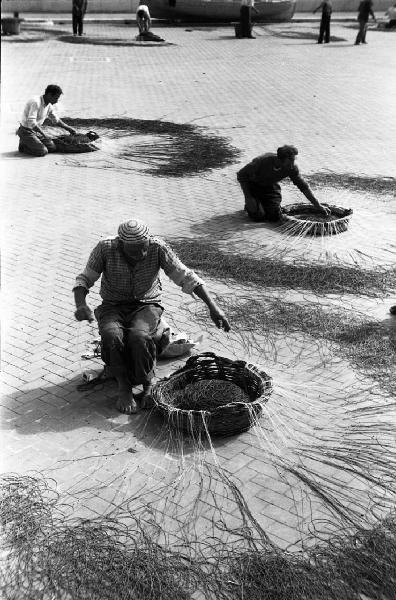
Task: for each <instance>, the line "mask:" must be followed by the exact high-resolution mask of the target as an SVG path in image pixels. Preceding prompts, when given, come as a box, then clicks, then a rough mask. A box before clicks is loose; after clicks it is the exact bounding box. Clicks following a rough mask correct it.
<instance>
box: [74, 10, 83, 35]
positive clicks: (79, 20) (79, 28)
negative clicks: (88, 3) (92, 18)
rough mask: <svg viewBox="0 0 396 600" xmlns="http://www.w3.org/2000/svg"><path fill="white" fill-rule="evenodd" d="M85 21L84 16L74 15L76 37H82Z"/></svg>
mask: <svg viewBox="0 0 396 600" xmlns="http://www.w3.org/2000/svg"><path fill="white" fill-rule="evenodd" d="M83 21H84V15H75V14H73V33H74V35H76V34H77V32H78V35H82V33H83Z"/></svg>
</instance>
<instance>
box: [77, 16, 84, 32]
mask: <svg viewBox="0 0 396 600" xmlns="http://www.w3.org/2000/svg"><path fill="white" fill-rule="evenodd" d="M82 33H83V17H82V15H81V17H79V18H78V35H82Z"/></svg>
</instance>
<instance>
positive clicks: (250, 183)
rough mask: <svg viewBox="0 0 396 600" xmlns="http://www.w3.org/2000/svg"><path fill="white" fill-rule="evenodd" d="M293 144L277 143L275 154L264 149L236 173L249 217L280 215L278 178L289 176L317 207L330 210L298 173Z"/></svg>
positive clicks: (267, 218)
mask: <svg viewBox="0 0 396 600" xmlns="http://www.w3.org/2000/svg"><path fill="white" fill-rule="evenodd" d="M297 154H298V150H297V148H295V147H294V146H281V147H280V148H278V150H277V152H276V154H273V153H271V152H268V153H267V154H262V155H261V156H257V157H256V158H254V159H253V160H252V161H251V162H250V163H248V164H247V165H245V166H244V167H243V168H242V169H241V170H240V171H238V173H237V179H238V181H239V184H240V186H241V188H242V191H243V194H244V196H245V210H246V212H247V214H248V215H249V217H250V218H251V219H252V220H253V221H280V220H281V219H282V209H281V202H282V195H281V187H280V185H279V181H282V179H285V178H286V177H290V179H291V180H292V182H293V183H294V185H296V186H297V187H298V189H299V190H300V191H301V192H302V193H303V194H304V196H305V197H306V198H307V200H309V201H310V202H311V203H312V204H313V205H314V206H316V208H317V209H318V210H320V211H321V212H323V213H325V214H326V215H327V214H329V213H330V210H329V209H328V208H327V207H326V206H322V205H321V204H320V203H319V201H318V200H317V199H316V198H315V196H314V195H313V193H312V192H311V190H310V188H309V185H308V183H307V182H306V181H304V179H303V178H302V177H301V175H300V172H299V170H298V167H297V165H296V164H295V162H294V161H295V157H296V156H297Z"/></svg>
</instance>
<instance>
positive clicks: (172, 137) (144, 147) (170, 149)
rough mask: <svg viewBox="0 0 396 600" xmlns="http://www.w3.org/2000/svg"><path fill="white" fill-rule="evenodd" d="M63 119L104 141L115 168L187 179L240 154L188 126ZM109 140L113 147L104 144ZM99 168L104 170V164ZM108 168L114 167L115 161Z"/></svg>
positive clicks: (224, 142)
mask: <svg viewBox="0 0 396 600" xmlns="http://www.w3.org/2000/svg"><path fill="white" fill-rule="evenodd" d="M63 120H64V121H65V123H67V124H68V125H70V126H72V127H74V128H82V129H90V130H93V131H96V132H97V133H98V134H99V135H100V137H101V139H102V142H104V143H103V144H102V147H101V149H102V154H103V156H104V158H106V155H107V159H108V160H110V161H111V159H112V158H113V159H116V158H117V159H120V160H121V162H119V164H118V166H120V165H121V167H122V168H125V169H132V170H140V169H144V172H145V173H147V174H150V175H156V176H162V177H187V176H191V175H195V174H197V173H202V172H205V171H208V170H211V169H217V168H221V167H224V166H226V165H229V164H232V163H233V162H235V160H236V159H237V157H238V156H239V154H240V151H239V150H238V149H237V148H234V147H233V146H231V144H230V143H229V142H228V140H226V139H225V138H222V137H219V136H217V135H214V134H210V133H208V132H207V131H206V130H205V129H204V128H202V127H197V126H195V125H192V124H190V123H172V122H170V121H161V120H148V119H147V120H145V119H130V118H108V119H105V118H102V119H99V118H98V119H95V118H92V119H72V118H64V119H63ZM137 136H140V137H141V136H146V137H147V141H141V140H140V137H139V141H138V140H136V137H137ZM134 137H135V139H134ZM150 138H151V139H150ZM110 140H112V141H113V143H112V144H110V143H107V142H108V141H110ZM124 161H125V162H124ZM126 161H127V162H126ZM74 164H76V165H77V166H79V165H78V163H74ZM137 165H139V167H138V166H137ZM82 166H84V165H82ZM99 166H101V165H99ZM102 166H103V167H104V168H106V164H103V165H102ZM107 166H109V167H111V166H114V160H113V162H112V163H111V162H110V164H108V165H107Z"/></svg>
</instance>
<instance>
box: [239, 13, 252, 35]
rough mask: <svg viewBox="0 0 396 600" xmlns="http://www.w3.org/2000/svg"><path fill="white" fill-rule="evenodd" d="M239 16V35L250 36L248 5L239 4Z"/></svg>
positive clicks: (250, 17) (250, 15)
mask: <svg viewBox="0 0 396 600" xmlns="http://www.w3.org/2000/svg"><path fill="white" fill-rule="evenodd" d="M239 15H240V17H239V20H240V25H241V30H240V35H241V37H251V36H252V9H251V8H250V6H241V10H240V13H239Z"/></svg>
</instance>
